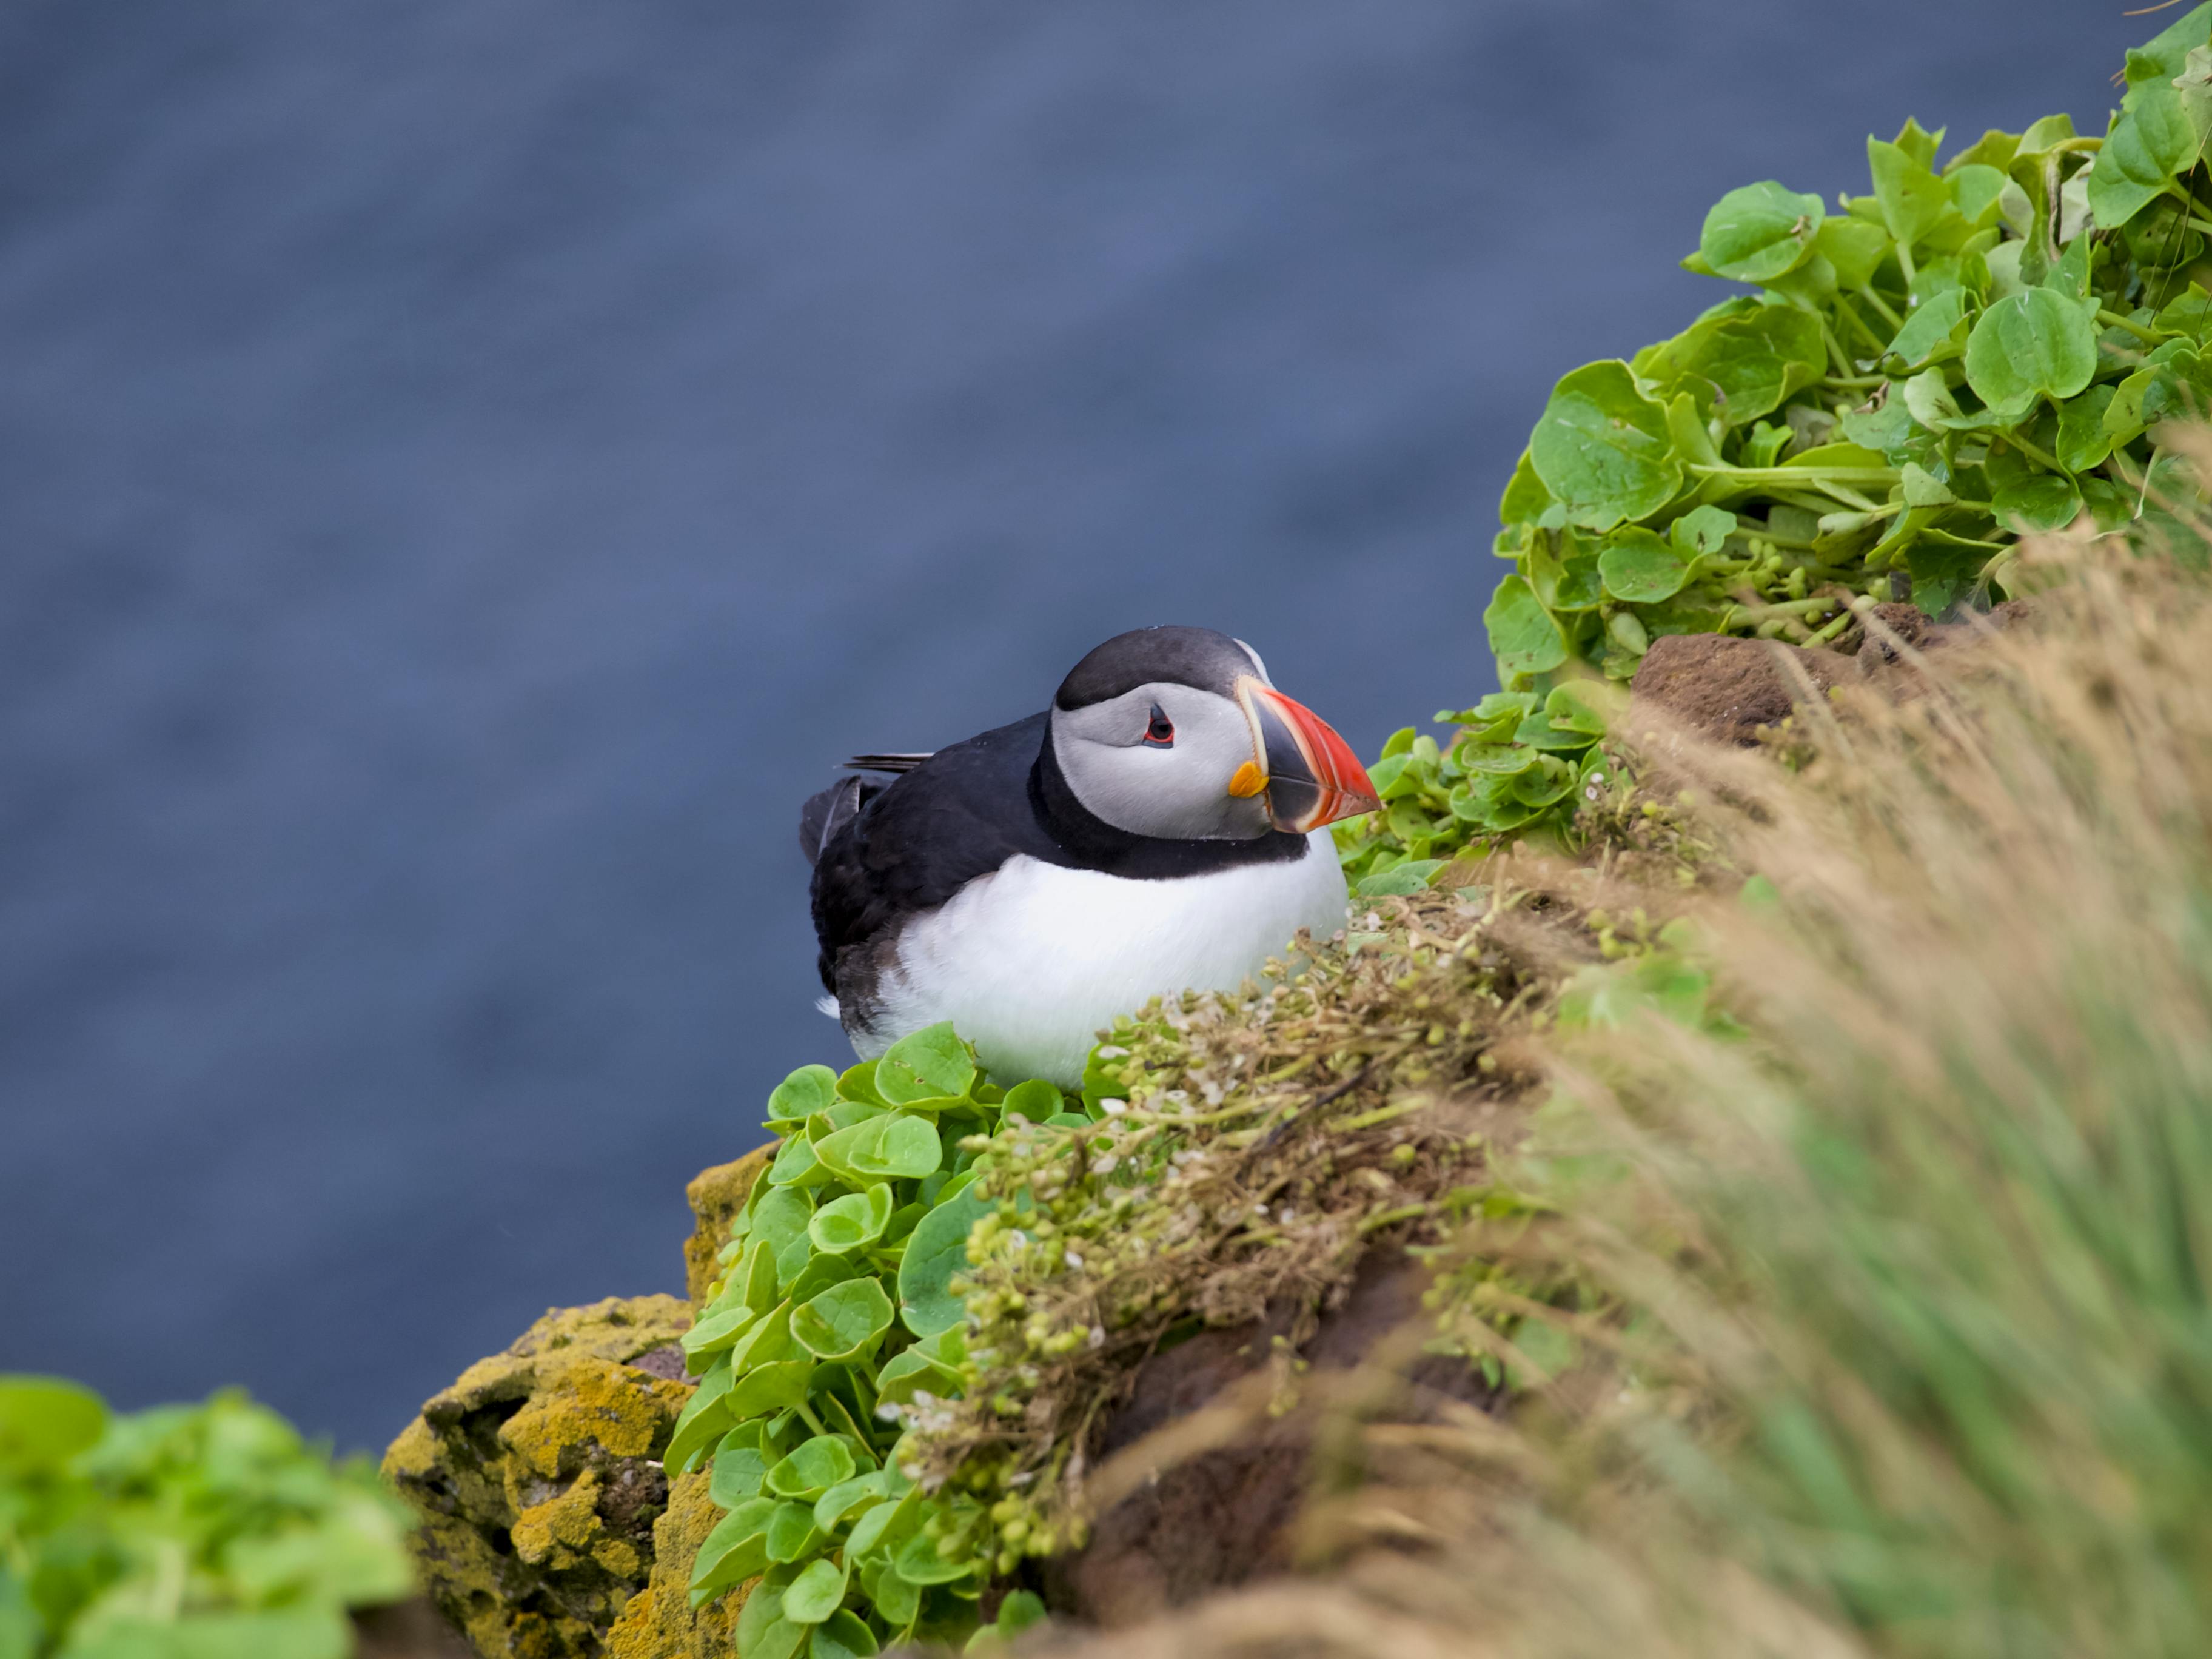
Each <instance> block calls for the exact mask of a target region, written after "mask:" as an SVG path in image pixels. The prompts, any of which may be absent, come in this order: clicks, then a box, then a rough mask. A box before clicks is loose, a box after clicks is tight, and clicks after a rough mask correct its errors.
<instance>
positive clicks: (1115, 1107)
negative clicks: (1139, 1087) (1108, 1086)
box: [1098, 1096, 1129, 1117]
mask: <svg viewBox="0 0 2212 1659" xmlns="http://www.w3.org/2000/svg"><path fill="white" fill-rule="evenodd" d="M1098 1109H1099V1110H1100V1111H1102V1112H1103V1113H1105V1114H1106V1115H1107V1116H1109V1117H1119V1116H1121V1114H1122V1113H1124V1112H1126V1111H1127V1110H1128V1109H1129V1103H1128V1102H1127V1101H1126V1100H1115V1099H1114V1098H1112V1097H1110V1096H1109V1097H1108V1098H1106V1099H1104V1100H1102V1101H1100V1102H1099V1103H1098Z"/></svg>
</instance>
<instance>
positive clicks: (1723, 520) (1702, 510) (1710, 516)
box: [1667, 507, 1735, 556]
mask: <svg viewBox="0 0 2212 1659" xmlns="http://www.w3.org/2000/svg"><path fill="white" fill-rule="evenodd" d="M1734 533H1735V513H1731V512H1729V510H1728V509H1727V508H1726V507H1692V508H1691V509H1690V510H1689V511H1688V512H1687V513H1684V514H1683V515H1682V516H1681V517H1680V518H1679V519H1677V520H1674V523H1672V524H1670V525H1668V526H1667V539H1668V540H1669V541H1671V542H1673V543H1674V545H1675V546H1677V547H1679V548H1680V549H1681V550H1683V551H1684V552H1685V553H1686V554H1690V555H1692V556H1694V555H1697V554H1699V553H1717V552H1719V551H1720V550H1721V549H1722V548H1723V546H1725V545H1726V544H1727V543H1728V538H1729V537H1730V536H1731V535H1733V534H1734Z"/></svg>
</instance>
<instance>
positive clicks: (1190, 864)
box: [1030, 714, 1309, 881]
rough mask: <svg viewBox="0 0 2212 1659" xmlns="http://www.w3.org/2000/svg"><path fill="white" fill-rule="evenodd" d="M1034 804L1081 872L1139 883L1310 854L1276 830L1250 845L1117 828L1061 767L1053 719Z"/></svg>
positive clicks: (1302, 843) (1033, 788)
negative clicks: (1089, 804) (1079, 795)
mask: <svg viewBox="0 0 2212 1659" xmlns="http://www.w3.org/2000/svg"><path fill="white" fill-rule="evenodd" d="M1030 808H1031V810H1032V811H1035V812H1036V817H1037V822H1038V823H1041V824H1042V825H1043V826H1044V830H1045V833H1046V834H1047V835H1048V836H1051V837H1052V839H1053V841H1054V843H1055V844H1057V845H1058V846H1059V847H1060V848H1061V849H1062V850H1063V851H1064V852H1066V854H1068V859H1067V862H1068V863H1069V864H1070V865H1072V866H1074V867H1076V868H1078V869H1083V870H1097V871H1101V872H1103V873H1105V874H1107V875H1109V876H1123V877H1127V878H1133V879H1136V880H1154V881H1157V880H1166V879H1170V878H1174V877H1177V876H1202V875H1206V874H1208V873H1209V872H1212V871H1216V870H1233V869H1237V868H1240V867H1241V866H1245V865H1251V864H1287V863H1291V862H1292V861H1294V860H1298V859H1302V858H1304V856H1305V855H1306V853H1307V851H1308V850H1309V849H1308V847H1307V842H1306V838H1305V837H1304V836H1294V835H1290V834H1287V833H1285V831H1283V830H1280V829H1270V830H1268V831H1267V834H1266V835H1264V836H1255V837H1253V838H1252V839H1250V840H1249V841H1169V840H1164V839H1162V838H1160V837H1158V836H1138V835H1132V834H1131V833H1130V832H1129V831H1128V830H1127V829H1116V828H1115V826H1114V825H1112V824H1110V823H1107V822H1106V820H1105V819H1103V818H1102V817H1099V816H1098V815H1097V813H1096V812H1093V811H1091V809H1090V808H1089V807H1087V806H1085V805H1084V804H1083V803H1082V802H1081V801H1080V800H1079V799H1076V795H1075V791H1074V789H1073V787H1071V786H1070V785H1069V783H1068V781H1067V776H1066V774H1065V773H1063V772H1062V771H1061V770H1060V757H1059V755H1058V754H1057V753H1055V752H1054V749H1053V744H1052V717H1051V715H1050V714H1047V715H1046V716H1045V722H1044V741H1043V744H1042V746H1041V747H1040V748H1039V749H1038V750H1037V757H1036V765H1034V766H1032V767H1031V768H1030Z"/></svg>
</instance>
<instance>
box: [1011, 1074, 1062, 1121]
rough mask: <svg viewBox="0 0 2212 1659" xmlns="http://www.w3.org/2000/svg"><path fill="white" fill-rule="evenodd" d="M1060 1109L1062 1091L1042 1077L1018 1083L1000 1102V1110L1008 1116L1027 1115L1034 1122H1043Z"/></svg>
mask: <svg viewBox="0 0 2212 1659" xmlns="http://www.w3.org/2000/svg"><path fill="white" fill-rule="evenodd" d="M1060 1109H1061V1101H1060V1091H1059V1090H1058V1089H1056V1088H1054V1086H1053V1085H1051V1084H1049V1083H1048V1082H1046V1081H1045V1080H1044V1079H1042V1078H1041V1077H1033V1078H1031V1079H1030V1080H1029V1081H1028V1082H1026V1083H1017V1084H1016V1085H1014V1086H1013V1087H1012V1088H1011V1089H1009V1090H1007V1091H1006V1099H1005V1100H1004V1101H1002V1102H1000V1111H1001V1112H1002V1113H1004V1114H1005V1115H1006V1116H1008V1117H1014V1116H1021V1117H1025V1118H1027V1119H1029V1121H1030V1122H1032V1123H1042V1122H1043V1121H1045V1119H1047V1118H1048V1117H1050V1116H1051V1115H1053V1114H1054V1112H1057V1111H1059V1110H1060Z"/></svg>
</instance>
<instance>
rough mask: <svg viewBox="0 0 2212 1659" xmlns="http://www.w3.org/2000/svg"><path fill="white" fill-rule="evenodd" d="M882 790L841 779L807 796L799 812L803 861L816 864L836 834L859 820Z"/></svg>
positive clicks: (848, 779) (849, 779)
mask: <svg viewBox="0 0 2212 1659" xmlns="http://www.w3.org/2000/svg"><path fill="white" fill-rule="evenodd" d="M884 787H885V786H884V785H883V784H880V783H869V782H867V781H865V780H864V779H860V778H840V779H838V780H837V781H836V782H835V783H833V784H831V785H830V786H829V787H828V788H827V789H824V790H823V791H822V792H821V793H818V794H814V795H810V796H808V797H807V799H806V805H804V806H802V807H800V808H799V851H800V852H802V853H804V854H806V861H807V862H808V863H809V864H816V863H819V862H820V861H821V858H822V854H823V850H824V849H825V848H828V846H829V843H830V842H831V841H832V840H834V839H835V838H836V834H837V832H838V831H839V830H840V829H843V828H844V827H845V826H846V825H847V824H848V823H851V822H852V821H853V820H854V818H856V817H860V809H861V808H862V807H863V806H866V805H867V804H868V802H869V801H870V800H872V799H874V798H875V797H876V796H877V795H879V794H881V793H883V791H884Z"/></svg>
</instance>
